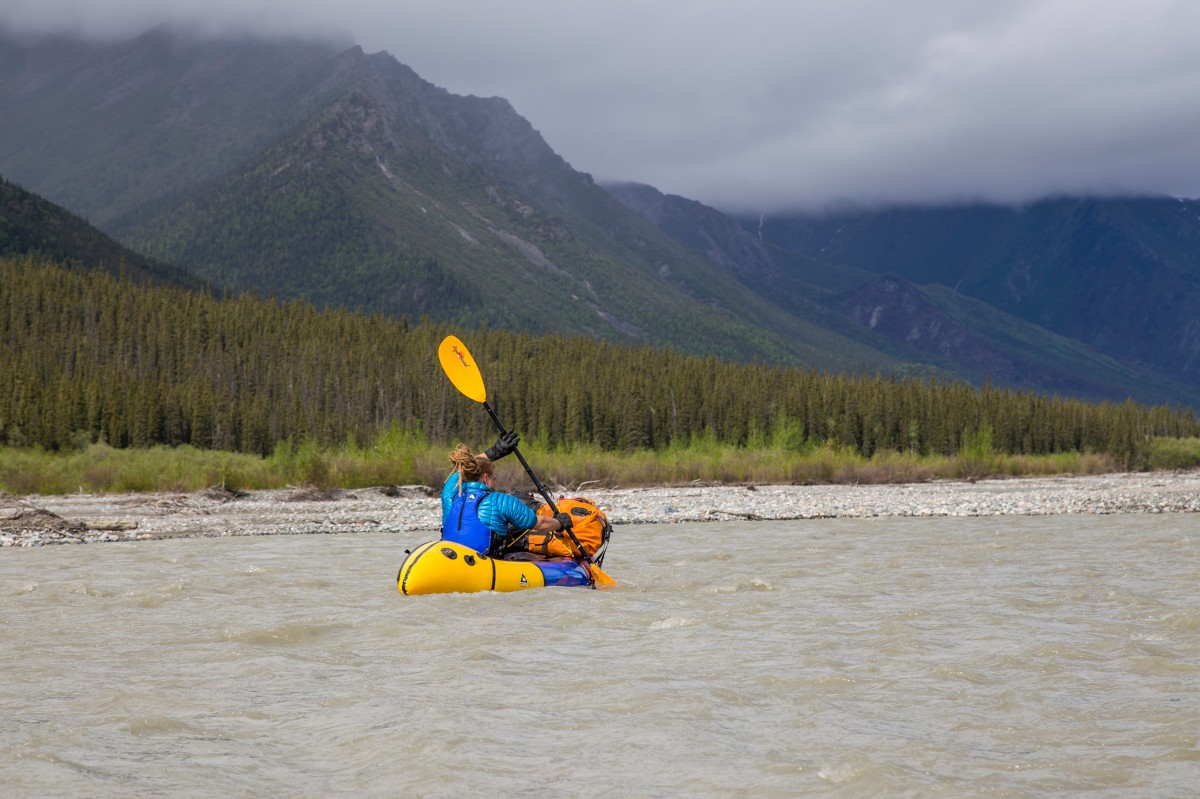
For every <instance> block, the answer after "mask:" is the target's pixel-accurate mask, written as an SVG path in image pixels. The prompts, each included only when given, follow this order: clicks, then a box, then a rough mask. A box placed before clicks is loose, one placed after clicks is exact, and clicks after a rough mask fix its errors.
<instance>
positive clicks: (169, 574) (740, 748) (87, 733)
mask: <svg viewBox="0 0 1200 799" xmlns="http://www.w3.org/2000/svg"><path fill="white" fill-rule="evenodd" d="M418 543H420V542H419V541H415V540H414V541H408V540H402V539H401V538H400V537H399V536H394V535H381V534H375V535H336V536H270V537H253V538H226V539H199V540H164V541H150V542H139V543H128V544H126V543H118V544H97V545H85V546H56V547H44V548H39V549H8V550H4V551H3V552H0V664H2V665H3V671H2V675H0V708H2V715H0V785H3V793H4V795H5V796H7V797H14V798H17V797H82V796H86V797H172V799H178V798H180V797H205V798H207V797H215V796H220V797H264V796H287V797H334V796H339V797H340V796H346V797H351V796H352V797H409V796H411V797H508V796H522V797H547V798H549V797H564V796H568V797H569V796H588V797H735V796H737V797H756V798H762V797H798V796H803V797H855V798H856V799H857V798H858V797H889V798H890V797H931V796H946V797H976V796H980V797H983V796H986V797H1057V796H1062V797H1072V799H1075V798H1077V797H1112V799H1117V798H1118V797H1119V798H1120V799H1127V797H1133V796H1137V797H1156V799H1160V798H1161V797H1191V796H1195V795H1196V793H1197V791H1198V790H1200V787H1198V786H1200V743H1198V739H1200V515H1196V514H1174V515H1173V514H1163V515H1114V516H1041V517H1016V518H1005V517H991V518H971V519H878V520H866V521H864V520H817V521H803V522H774V523H768V524H751V523H720V524H675V525H644V526H626V527H621V528H618V530H617V531H616V534H615V536H614V541H613V544H612V552H611V554H610V556H609V559H608V561H607V562H606V566H607V567H608V568H607V571H608V572H609V573H610V574H612V575H613V576H614V577H616V578H617V579H618V580H619V581H620V582H621V586H620V587H618V588H616V589H614V590H609V591H588V590H583V589H540V590H532V591H526V592H523V593H518V594H474V595H447V596H434V597H404V596H402V595H400V594H399V593H398V592H397V591H396V585H395V575H396V570H397V568H398V567H399V565H400V561H401V559H402V558H403V550H404V549H405V548H406V547H411V546H414V545H416V544H418Z"/></svg>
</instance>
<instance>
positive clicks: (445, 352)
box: [438, 336, 616, 585]
mask: <svg viewBox="0 0 1200 799" xmlns="http://www.w3.org/2000/svg"><path fill="white" fill-rule="evenodd" d="M438 360H440V361H441V362H442V371H444V372H445V373H446V377H448V378H450V382H451V383H453V384H454V387H455V388H457V389H458V390H459V391H460V392H462V394H463V396H465V397H467V398H468V399H472V400H474V401H475V402H478V403H480V404H481V405H483V409H484V410H485V411H487V412H488V416H491V417H492V421H493V422H495V423H496V427H497V429H499V431H500V435H502V436H503V435H507V434H508V430H507V429H505V427H504V423H503V422H501V421H500V417H499V416H497V415H496V412H495V411H493V410H492V406H491V405H488V401H487V388H486V387H485V386H484V385H483V373H481V372H480V371H479V366H478V365H477V364H476V363H475V359H474V358H473V357H471V353H470V351H469V350H467V345H465V344H463V343H462V342H461V341H459V340H458V338H457V337H456V336H446V338H445V339H444V340H443V341H442V343H441V345H440V346H439V347H438ZM513 454H514V455H516V456H517V460H519V461H520V462H521V465H522V466H523V467H525V473H526V474H528V475H529V479H530V480H532V481H533V484H534V485H535V486H537V490H538V493H540V494H541V495H542V499H544V500H546V504H547V505H549V506H550V510H551V511H553V512H554V513H555V515H557V514H558V506H557V505H555V504H554V498H553V497H552V496H550V492H549V491H548V490H547V489H546V486H544V485H542V481H541V480H539V479H538V477H537V475H536V474H534V473H533V469H531V468H530V466H529V464H528V463H527V462H526V461H525V457H524V456H523V455H522V454H521V451H520V450H519V449H515V448H514V449H513ZM565 529H566V533H567V535H568V536H570V538H571V543H573V544H574V545H575V549H576V550H578V552H579V556H580V559H582V560H584V561H586V562H587V568H588V571H589V572H590V573H591V575H592V579H593V581H595V584H596V585H613V584H614V583H615V582H616V581H615V580H613V578H611V577H609V576H608V575H607V574H605V573H604V572H603V571H601V570H600V567H599V566H597V565H596V562H595V561H593V560H592V556H591V555H589V554H588V553H587V550H585V549H584V548H583V545H582V544H580V543H579V538H578V537H576V535H575V531H574V530H572V529H571V528H570V527H567V528H565Z"/></svg>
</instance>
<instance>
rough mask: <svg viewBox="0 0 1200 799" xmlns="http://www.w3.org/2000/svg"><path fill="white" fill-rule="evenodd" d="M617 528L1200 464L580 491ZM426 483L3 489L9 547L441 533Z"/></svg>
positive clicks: (1191, 502) (1080, 484)
mask: <svg viewBox="0 0 1200 799" xmlns="http://www.w3.org/2000/svg"><path fill="white" fill-rule="evenodd" d="M582 493H583V494H584V495H586V496H588V497H589V498H591V499H592V500H594V501H595V502H596V503H597V504H599V505H600V506H601V507H602V508H604V509H605V511H606V512H607V513H608V516H609V519H610V520H611V521H612V523H613V524H614V526H616V527H617V528H619V527H620V526H621V525H626V524H648V523H666V522H718V521H728V520H732V519H749V520H780V519H817V518H834V517H840V518H869V517H879V516H995V515H1023V516H1028V515H1047V514H1071V513H1091V514H1108V513H1196V512H1198V511H1200V471H1190V472H1184V473H1153V474H1116V475H1102V476H1091V477H1053V478H1028V479H1014V480H984V481H979V482H976V483H967V482H941V481H939V482H932V483H919V484H901V485H869V486H868V485H859V486H843V485H818V486H766V485H763V486H694V487H693V486H688V487H669V488H661V487H660V488H631V489H611V490H589V489H586V488H585V489H584V490H583V492H582ZM438 516H439V512H438V500H437V497H436V496H435V495H434V492H432V491H431V490H429V489H427V488H425V487H423V486H400V487H388V488H369V489H360V490H354V491H333V492H311V491H304V490H279V491H253V492H249V493H246V494H243V495H239V496H232V495H230V494H227V493H223V492H219V491H212V490H210V491H203V492H199V493H195V494H118V495H112V494H71V495H65V496H26V497H18V496H10V495H0V546H3V547H17V546H44V545H47V544H70V543H95V542H104V541H137V540H153V539H160V538H172V537H216V536H234V535H314V534H316V535H320V534H332V533H366V532H371V533H401V534H405V535H408V536H410V537H412V538H413V540H414V541H417V540H426V539H428V538H433V537H436V535H437V520H438Z"/></svg>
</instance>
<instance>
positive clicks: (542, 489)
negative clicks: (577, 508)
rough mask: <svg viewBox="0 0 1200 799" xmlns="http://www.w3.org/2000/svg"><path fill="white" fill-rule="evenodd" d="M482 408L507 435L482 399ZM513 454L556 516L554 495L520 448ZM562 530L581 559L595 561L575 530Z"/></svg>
mask: <svg viewBox="0 0 1200 799" xmlns="http://www.w3.org/2000/svg"><path fill="white" fill-rule="evenodd" d="M483 409H484V410H485V411H487V412H488V416H490V417H492V421H493V422H495V423H496V428H497V429H498V430H499V431H500V435H502V436H505V435H508V430H507V429H505V427H504V422H502V421H500V417H499V416H497V415H496V412H495V411H494V410H492V406H491V405H488V404H487V400H484V401H483ZM513 454H514V455H516V456H517V460H519V461H520V462H521V465H522V466H524V467H525V473H526V474H528V475H529V479H530V480H532V481H533V484H534V485H535V486H536V487H537V490H538V493H540V494H541V495H542V499H544V500H546V504H547V505H549V506H550V510H551V511H553V512H554V515H555V516H557V515H558V505H556V504H554V497H552V496H550V492H549V491H548V490H547V489H546V486H544V485H542V481H541V480H539V479H538V476H537V475H536V474H534V473H533V469H532V468H531V467H530V466H529V464H528V463H527V462H526V461H525V456H524V455H522V454H521V450H519V449H517V448H516V447H514V448H513ZM563 530H564V531H565V532H566V534H567V535H569V536H570V537H571V543H573V544H574V545H575V548H576V549H578V550H579V554H580V555H581V556H583V559H584V560H586V561H587V562H588V563H589V564H595V561H594V560H592V556H591V555H589V554H588V553H587V550H586V549H584V548H583V544H581V543H579V538H578V537H577V536H576V535H575V531H574V530H572V529H571V528H570V527H564V528H563Z"/></svg>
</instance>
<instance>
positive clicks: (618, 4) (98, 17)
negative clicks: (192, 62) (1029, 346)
mask: <svg viewBox="0 0 1200 799" xmlns="http://www.w3.org/2000/svg"><path fill="white" fill-rule="evenodd" d="M414 6H415V7H414ZM165 21H175V22H185V23H190V24H199V25H203V26H206V27H208V28H209V29H212V30H216V31H224V30H231V29H232V30H242V29H247V28H249V29H252V30H257V31H261V32H265V33H291V34H297V33H298V34H308V33H313V32H322V33H341V34H347V35H349V36H350V37H351V38H353V39H354V40H355V41H357V42H358V43H360V44H362V45H363V47H364V48H366V49H367V50H368V51H374V50H387V51H388V52H390V53H391V54H392V55H394V56H395V57H396V58H397V59H399V60H400V61H402V62H404V63H405V64H408V65H409V66H411V67H412V68H413V69H415V70H416V71H417V72H418V73H419V74H421V75H422V76H423V77H425V78H426V79H428V80H430V81H432V82H434V83H436V84H438V85H440V86H443V87H445V88H447V89H449V90H450V91H453V92H456V93H459V94H476V95H484V96H489V95H499V96H502V97H505V98H507V99H508V100H510V101H511V102H512V104H513V105H514V106H515V107H516V109H517V111H518V112H519V113H521V114H522V115H523V116H525V117H526V118H527V119H529V120H530V122H531V123H532V124H533V125H534V127H536V128H537V129H538V130H539V131H541V133H542V134H543V136H545V138H546V140H547V141H548V142H549V144H550V146H551V147H553V148H554V149H555V150H556V151H557V152H559V153H560V154H561V155H562V156H563V157H564V158H566V159H567V160H568V161H569V162H571V164H572V165H573V166H575V167H576V168H577V169H580V170H583V171H586V172H589V173H591V174H592V175H593V176H595V177H596V178H597V179H600V180H607V179H613V180H636V181H641V182H644V183H649V184H652V185H654V186H656V187H658V188H659V189H662V190H663V191H667V192H671V193H676V194H682V195H684V196H686V197H691V198H693V199H697V200H700V201H702V202H706V203H708V204H710V205H715V206H717V207H721V208H726V209H747V210H762V209H772V208H779V207H788V206H792V207H813V206H819V205H822V204H826V203H831V202H844V201H858V202H878V201H884V202H886V201H898V202H908V201H945V200H956V199H989V200H1001V201H1022V200H1028V199H1033V198H1036V197H1039V196H1043V195H1046V194H1052V193H1083V192H1103V193H1118V192H1131V193H1132V192H1137V193H1159V194H1171V195H1175V196H1187V197H1196V196H1200V136H1197V135H1196V131H1197V130H1200V34H1198V33H1197V32H1198V31H1200V3H1195V2H1191V1H1190V0H1008V1H1007V2H1002V3H997V2H995V0H986V1H985V0H909V1H908V2H906V3H897V2H893V0H840V2H837V3H833V2H829V1H828V0H822V1H818V0H793V2H789V3H781V2H779V0H769V1H768V0H738V1H737V2H733V1H732V0H671V1H670V2H667V1H664V2H655V3H649V2H645V0H607V2H605V3H594V4H588V5H586V6H584V5H582V4H580V5H576V4H573V3H570V2H563V0H508V2H504V3H497V2H494V0H439V1H438V2H433V0H428V1H427V2H424V3H420V4H413V3H397V2H395V0H386V2H384V1H383V0H339V2H331V0H205V2H198V1H197V0H5V3H4V6H3V7H2V8H0V22H5V23H8V24H9V25H12V26H15V27H18V28H32V29H37V30H62V29H68V30H73V31H76V32H85V33H91V34H96V35H107V36H114V35H126V34H131V33H136V32H139V31H140V30H142V29H144V28H147V27H150V26H152V25H154V24H158V23H161V22H165Z"/></svg>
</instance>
